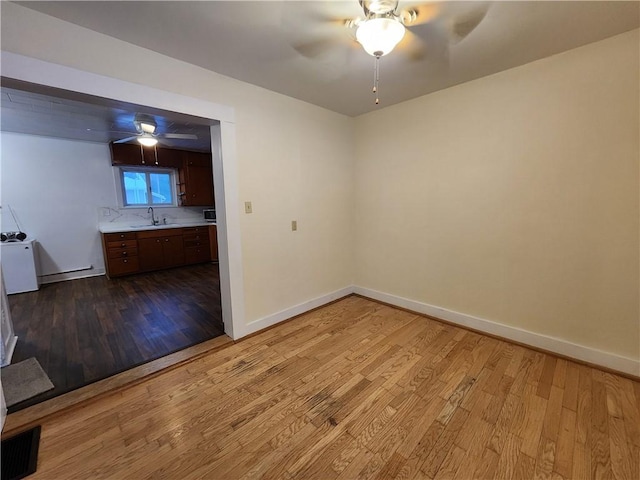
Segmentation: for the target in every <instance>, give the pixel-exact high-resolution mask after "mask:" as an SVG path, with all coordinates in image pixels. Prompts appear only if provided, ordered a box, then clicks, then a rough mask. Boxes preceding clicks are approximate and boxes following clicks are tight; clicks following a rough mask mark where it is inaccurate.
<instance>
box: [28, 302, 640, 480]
mask: <svg viewBox="0 0 640 480" xmlns="http://www.w3.org/2000/svg"><path fill="white" fill-rule="evenodd" d="M639 457H640V383H638V382H634V381H632V380H629V379H627V378H624V377H621V376H617V375H613V374H610V373H605V372H603V371H600V370H597V369H594V368H590V367H587V366H584V365H579V364H577V363H573V362H570V361H567V360H563V359H559V358H556V357H554V356H551V355H546V354H543V353H539V352H536V351H533V350H529V349H526V348H523V347H520V346H516V345H513V344H510V343H508V342H503V341H500V340H496V339H494V338H490V337H486V336H483V335H480V334H477V333H474V332H470V331H467V330H463V329H459V328H456V327H453V326H450V325H447V324H443V323H440V322H437V321H434V320H430V319H427V318H424V317H421V316H418V315H414V314H411V313H408V312H405V311H401V310H396V309H393V308H391V307H388V306H385V305H381V304H378V303H375V302H372V301H369V300H366V299H363V298H360V297H356V296H352V297H348V298H346V299H343V300H341V301H339V302H336V303H334V304H332V305H329V306H327V307H324V308H321V309H319V310H316V311H314V312H311V313H309V314H306V315H303V316H301V317H299V318H297V319H294V320H293V321H291V322H287V323H285V324H283V325H280V326H277V327H275V328H273V329H271V330H268V331H266V332H263V333H261V334H258V335H256V336H253V337H251V338H249V339H246V340H244V341H241V342H238V343H236V344H234V345H231V346H230V347H228V348H225V349H223V350H220V351H216V352H214V353H211V354H208V355H206V356H204V357H201V358H199V359H198V360H196V361H194V362H192V363H189V364H186V365H183V366H181V367H179V368H176V369H174V370H171V371H169V372H167V373H165V374H161V375H159V376H157V377H155V378H152V379H150V380H148V381H146V382H143V383H140V384H138V385H136V386H134V387H131V388H129V389H126V390H124V391H121V392H119V393H117V394H114V395H112V396H109V397H106V398H102V399H100V400H97V401H96V402H94V403H92V404H91V405H90V406H88V407H86V408H81V409H76V410H74V411H71V412H69V413H66V414H62V415H60V416H58V417H56V418H53V419H52V420H50V421H45V422H44V423H43V429H42V441H41V447H40V458H39V462H38V471H37V473H36V474H35V475H34V476H33V477H32V478H34V479H36V478H44V479H58V478H64V479H71V478H92V479H93V478H104V477H109V478H119V479H125V478H127V479H139V478H170V479H174V478H175V479H190V478H207V479H235V478H246V479H249V478H285V479H292V478H296V479H307V478H318V479H351V478H383V479H390V478H403V479H404V478H433V479H440V478H460V479H470V478H518V479H530V478H555V479H561V478H567V479H568V478H574V479H586V478H617V479H637V478H640V475H639V466H638V464H639V460H638V459H639Z"/></svg>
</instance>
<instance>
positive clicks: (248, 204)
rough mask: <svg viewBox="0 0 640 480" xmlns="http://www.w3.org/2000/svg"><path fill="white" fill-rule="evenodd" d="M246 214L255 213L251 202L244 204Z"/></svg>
mask: <svg viewBox="0 0 640 480" xmlns="http://www.w3.org/2000/svg"><path fill="white" fill-rule="evenodd" d="M244 213H253V207H252V206H251V202H244Z"/></svg>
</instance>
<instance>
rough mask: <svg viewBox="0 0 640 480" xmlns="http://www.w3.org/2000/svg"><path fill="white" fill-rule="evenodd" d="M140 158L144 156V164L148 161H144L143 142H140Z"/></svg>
mask: <svg viewBox="0 0 640 480" xmlns="http://www.w3.org/2000/svg"><path fill="white" fill-rule="evenodd" d="M140 158H142V164H143V165H144V164H145V163H146V162H145V161H144V148H143V147H142V144H140Z"/></svg>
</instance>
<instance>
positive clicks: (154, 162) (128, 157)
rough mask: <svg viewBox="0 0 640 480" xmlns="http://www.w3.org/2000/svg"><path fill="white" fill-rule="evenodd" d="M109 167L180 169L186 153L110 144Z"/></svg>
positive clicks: (133, 145)
mask: <svg viewBox="0 0 640 480" xmlns="http://www.w3.org/2000/svg"><path fill="white" fill-rule="evenodd" d="M109 147H110V149H111V165H133V166H139V167H165V168H180V167H182V163H183V156H184V154H185V153H186V152H184V151H182V150H175V149H172V148H163V147H155V148H154V147H143V146H142V145H136V144H134V143H110V144H109Z"/></svg>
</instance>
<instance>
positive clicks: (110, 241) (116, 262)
mask: <svg viewBox="0 0 640 480" xmlns="http://www.w3.org/2000/svg"><path fill="white" fill-rule="evenodd" d="M102 248H103V251H104V256H105V262H104V263H105V267H106V269H107V276H109V277H119V276H122V275H128V274H131V273H137V272H138V271H139V270H140V263H139V259H138V242H137V239H136V234H135V233H134V232H117V233H104V234H102Z"/></svg>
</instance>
